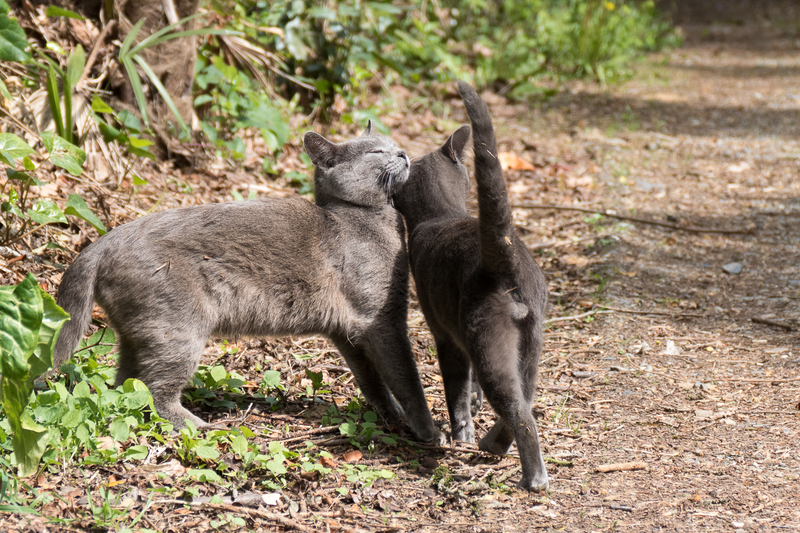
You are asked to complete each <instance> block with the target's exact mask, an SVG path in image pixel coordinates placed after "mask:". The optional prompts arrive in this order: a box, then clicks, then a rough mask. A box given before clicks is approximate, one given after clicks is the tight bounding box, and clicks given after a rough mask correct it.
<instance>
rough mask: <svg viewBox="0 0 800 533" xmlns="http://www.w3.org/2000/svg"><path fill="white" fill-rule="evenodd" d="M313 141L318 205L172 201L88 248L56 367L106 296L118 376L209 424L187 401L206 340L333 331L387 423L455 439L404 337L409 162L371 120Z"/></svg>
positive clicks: (75, 274)
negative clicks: (437, 413)
mask: <svg viewBox="0 0 800 533" xmlns="http://www.w3.org/2000/svg"><path fill="white" fill-rule="evenodd" d="M304 143H305V148H306V152H307V153H308V155H309V156H310V158H311V161H313V162H314V164H315V165H316V171H315V174H314V185H315V187H316V190H315V198H316V205H314V204H312V203H310V202H307V201H306V200H303V199H301V198H286V199H261V200H252V201H244V202H231V203H223V204H210V205H201V206H195V207H188V208H182V209H173V210H169V211H164V212H162V213H157V214H153V215H148V216H145V217H142V218H141V219H139V220H136V221H134V222H131V223H128V224H125V225H123V226H121V227H118V228H116V229H114V230H113V231H112V232H110V233H109V234H108V235H106V236H104V237H103V238H101V239H99V240H98V241H97V242H95V243H93V244H92V245H90V246H89V247H87V248H86V249H85V250H84V251H83V252H82V253H81V254H80V256H78V258H77V259H76V260H75V262H74V263H73V264H72V265H71V266H70V267H69V268H68V269H67V271H66V273H65V274H64V278H63V280H62V282H61V286H60V288H59V295H58V304H59V305H60V306H61V307H63V308H64V309H65V310H66V311H67V312H68V313H70V316H71V317H72V319H71V320H70V321H69V322H67V323H66V325H65V326H64V328H63V330H62V331H61V335H60V336H59V337H58V341H57V344H56V350H55V355H54V366H55V367H56V368H57V367H58V366H59V365H60V364H61V363H64V362H65V361H67V360H68V359H69V357H70V356H71V354H72V351H73V350H74V349H75V346H76V345H77V343H78V341H79V339H80V337H81V335H82V334H83V332H84V331H85V329H86V327H87V325H88V323H89V320H90V318H91V310H92V301H93V300H96V301H97V303H98V304H100V306H101V307H102V308H103V309H104V310H105V312H106V315H107V317H108V322H109V324H110V325H111V327H112V328H113V329H114V330H115V331H116V333H117V338H118V340H119V358H118V362H117V376H116V382H117V385H119V384H121V383H123V382H124V381H125V380H126V379H127V378H138V379H140V380H142V381H143V382H144V383H145V384H146V385H147V386H148V387H149V388H150V391H151V392H152V394H153V399H154V401H155V406H156V410H157V411H158V414H159V415H160V416H161V417H163V418H165V419H167V420H169V421H170V422H172V423H173V424H175V425H176V427H181V426H183V425H184V419H188V420H191V421H192V422H193V423H195V424H196V425H198V426H200V425H204V422H203V421H202V420H201V419H199V418H198V417H196V416H195V415H193V414H191V413H190V412H189V411H188V410H186V409H185V408H184V407H183V406H181V403H180V398H181V390H182V389H183V387H184V386H185V385H186V383H187V381H188V380H189V378H191V376H192V375H193V374H194V372H195V371H196V370H197V366H198V363H199V361H200V355H201V354H202V351H203V348H204V346H205V344H206V341H207V340H208V338H209V336H211V335H214V336H222V337H228V338H231V337H238V336H246V337H254V336H266V335H306V334H323V335H326V336H327V337H329V338H330V339H331V340H332V341H333V342H334V344H335V345H336V347H337V348H338V349H339V351H340V352H341V354H342V356H343V357H344V358H345V360H346V361H347V364H348V365H349V367H350V369H351V371H352V372H353V375H354V376H355V378H356V382H357V383H358V386H359V387H360V388H361V391H362V393H363V394H364V396H365V397H366V399H367V401H368V402H369V403H370V404H371V405H372V406H373V407H375V408H376V410H377V411H378V412H379V413H380V414H381V415H382V416H383V417H384V418H386V419H387V420H394V419H397V418H398V417H400V416H402V414H403V412H405V414H406V415H407V416H408V419H409V423H410V426H411V429H412V430H413V432H414V434H415V435H416V437H417V438H418V439H419V440H420V441H423V442H436V443H442V442H444V435H443V434H442V433H441V432H440V431H439V430H437V429H436V427H435V426H434V424H433V419H432V418H431V414H430V411H429V410H428V405H427V402H426V400H425V396H424V393H423V390H422V383H421V382H420V379H419V374H418V373H417V368H416V364H415V360H414V356H413V353H412V351H411V345H410V342H409V339H408V336H407V326H406V309H407V305H408V304H407V292H408V263H407V261H408V259H407V252H406V247H405V239H404V237H405V230H404V225H403V220H402V217H401V216H400V214H399V213H398V212H397V211H396V210H395V209H393V208H392V207H391V206H390V205H389V204H390V198H391V195H392V193H393V192H394V191H395V189H396V187H397V186H399V185H400V184H402V183H403V182H404V181H405V180H406V178H407V177H408V169H409V164H410V163H409V160H408V157H407V156H406V154H405V152H404V151H403V150H401V149H400V148H399V147H398V146H397V145H396V144H395V143H394V142H393V141H392V140H391V139H389V138H388V137H384V136H382V135H377V134H374V133H372V132H371V124H370V125H369V126H368V128H367V131H366V132H365V134H364V135H362V136H361V137H358V138H356V139H352V140H349V141H346V142H343V143H339V144H337V143H333V142H330V141H328V140H326V139H325V138H324V137H322V136H321V135H319V134H317V133H314V132H309V133H306V135H305V137H304ZM395 398H396V400H397V402H399V404H400V406H402V408H401V407H400V406H398V404H397V402H396V401H395Z"/></svg>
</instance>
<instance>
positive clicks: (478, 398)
mask: <svg viewBox="0 0 800 533" xmlns="http://www.w3.org/2000/svg"><path fill="white" fill-rule="evenodd" d="M481 407H483V391H482V390H481V388H480V387H478V390H475V388H474V387H473V389H472V394H471V395H470V397H469V411H470V413H472V416H475V415H477V414H478V411H480V410H481Z"/></svg>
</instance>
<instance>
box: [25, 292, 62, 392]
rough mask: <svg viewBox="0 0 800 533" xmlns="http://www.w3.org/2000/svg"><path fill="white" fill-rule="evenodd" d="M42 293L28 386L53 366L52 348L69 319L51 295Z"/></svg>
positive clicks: (30, 359) (30, 361)
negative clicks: (40, 322) (39, 318)
mask: <svg viewBox="0 0 800 533" xmlns="http://www.w3.org/2000/svg"><path fill="white" fill-rule="evenodd" d="M41 295H42V311H43V314H42V324H41V326H40V327H39V339H38V342H37V343H36V349H35V350H34V351H33V355H32V356H31V357H30V358H29V359H28V362H29V363H30V365H31V369H30V373H29V377H28V386H29V387H33V380H34V379H36V378H37V377H39V376H41V375H42V374H44V373H45V372H47V371H48V370H50V368H52V366H53V350H55V347H56V340H57V339H58V334H59V332H60V331H61V327H62V326H63V325H64V323H65V322H66V321H67V320H69V314H68V313H67V312H66V311H64V310H63V309H61V308H60V307H59V306H58V304H56V301H55V300H54V299H53V297H52V296H50V295H49V294H47V293H46V292H45V291H41Z"/></svg>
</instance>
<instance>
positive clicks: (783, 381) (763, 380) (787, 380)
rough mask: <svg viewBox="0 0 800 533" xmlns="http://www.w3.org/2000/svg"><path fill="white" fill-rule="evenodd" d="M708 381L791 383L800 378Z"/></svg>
mask: <svg viewBox="0 0 800 533" xmlns="http://www.w3.org/2000/svg"><path fill="white" fill-rule="evenodd" d="M708 381H734V382H736V381H741V382H742V383H793V382H795V381H800V378H786V379H778V378H776V379H770V378H714V379H710V380H708Z"/></svg>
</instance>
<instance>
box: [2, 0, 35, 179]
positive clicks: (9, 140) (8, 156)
mask: <svg viewBox="0 0 800 533" xmlns="http://www.w3.org/2000/svg"><path fill="white" fill-rule="evenodd" d="M2 1H3V0H0V2H2ZM0 20H2V19H0ZM32 153H34V151H33V148H31V147H30V146H28V143H26V142H25V141H24V140H22V139H21V138H20V137H17V136H16V135H14V134H13V133H0V161H2V162H3V163H5V164H6V165H8V166H10V167H14V160H16V159H19V158H20V157H25V156H27V155H30V154H32Z"/></svg>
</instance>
